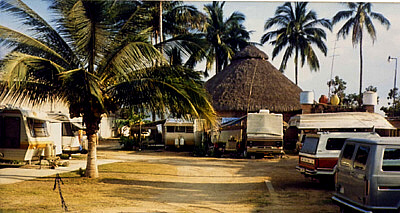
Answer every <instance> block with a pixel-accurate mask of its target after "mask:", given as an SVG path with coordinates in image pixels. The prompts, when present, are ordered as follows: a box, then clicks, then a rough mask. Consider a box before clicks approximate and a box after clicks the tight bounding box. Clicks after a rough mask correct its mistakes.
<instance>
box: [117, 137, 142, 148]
mask: <svg viewBox="0 0 400 213" xmlns="http://www.w3.org/2000/svg"><path fill="white" fill-rule="evenodd" d="M120 139H121V140H120V142H119V143H120V144H121V145H123V147H122V149H125V150H132V149H133V147H138V145H139V143H138V141H137V140H136V139H135V138H132V137H126V136H121V137H120Z"/></svg>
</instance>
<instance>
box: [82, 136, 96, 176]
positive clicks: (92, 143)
mask: <svg viewBox="0 0 400 213" xmlns="http://www.w3.org/2000/svg"><path fill="white" fill-rule="evenodd" d="M91 132H92V131H91ZM87 136H88V156H87V162H86V173H85V176H86V177H88V178H98V177H99V171H98V169H97V134H96V132H94V133H91V134H88V135H87Z"/></svg>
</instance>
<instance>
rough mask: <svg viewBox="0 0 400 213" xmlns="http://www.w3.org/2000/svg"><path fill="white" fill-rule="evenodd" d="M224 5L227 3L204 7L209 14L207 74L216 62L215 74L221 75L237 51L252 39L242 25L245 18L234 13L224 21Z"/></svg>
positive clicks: (207, 25)
mask: <svg viewBox="0 0 400 213" xmlns="http://www.w3.org/2000/svg"><path fill="white" fill-rule="evenodd" d="M224 5H225V2H217V1H214V2H213V3H212V4H207V5H205V6H204V10H205V11H206V14H207V15H206V16H207V20H206V24H205V26H204V28H205V29H204V30H205V33H206V36H205V37H206V40H207V41H208V42H209V47H208V53H207V56H206V58H207V64H206V74H207V72H208V70H209V69H211V66H212V64H213V63H214V62H215V72H216V73H219V72H220V71H221V70H222V69H223V68H224V67H225V66H227V65H228V63H229V60H230V59H231V58H232V56H233V55H234V54H235V53H236V52H237V51H239V50H240V49H241V48H244V47H245V46H247V45H248V40H249V39H250V33H249V32H248V31H246V29H245V27H244V25H243V24H242V23H243V22H244V20H245V16H244V15H243V14H242V13H240V12H234V13H232V14H231V15H230V16H229V17H228V18H227V19H226V20H224V11H223V7H224Z"/></svg>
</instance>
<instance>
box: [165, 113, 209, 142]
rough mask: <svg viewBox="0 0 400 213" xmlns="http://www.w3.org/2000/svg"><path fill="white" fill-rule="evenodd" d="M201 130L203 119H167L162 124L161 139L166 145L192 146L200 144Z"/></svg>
mask: <svg viewBox="0 0 400 213" xmlns="http://www.w3.org/2000/svg"><path fill="white" fill-rule="evenodd" d="M202 130H203V121H202V120H201V119H195V120H194V121H185V120H181V119H167V120H166V121H165V123H164V125H163V140H164V143H165V146H166V148H168V147H177V148H182V147H186V148H188V147H194V146H195V145H198V144H200V142H201V137H202V135H201V134H200V133H201V132H202Z"/></svg>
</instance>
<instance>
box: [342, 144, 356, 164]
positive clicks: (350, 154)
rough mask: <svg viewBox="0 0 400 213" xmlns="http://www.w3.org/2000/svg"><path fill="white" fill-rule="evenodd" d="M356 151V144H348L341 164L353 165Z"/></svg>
mask: <svg viewBox="0 0 400 213" xmlns="http://www.w3.org/2000/svg"><path fill="white" fill-rule="evenodd" d="M354 149H355V145H354V144H346V146H345V147H344V150H343V155H342V159H341V160H340V164H341V165H343V166H350V165H351V158H352V157H353V152H354Z"/></svg>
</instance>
